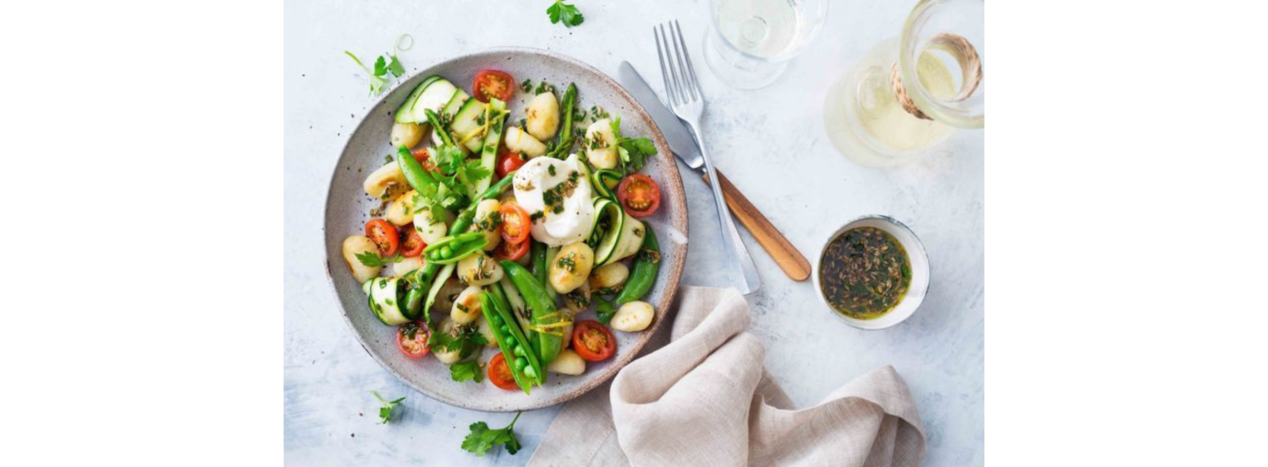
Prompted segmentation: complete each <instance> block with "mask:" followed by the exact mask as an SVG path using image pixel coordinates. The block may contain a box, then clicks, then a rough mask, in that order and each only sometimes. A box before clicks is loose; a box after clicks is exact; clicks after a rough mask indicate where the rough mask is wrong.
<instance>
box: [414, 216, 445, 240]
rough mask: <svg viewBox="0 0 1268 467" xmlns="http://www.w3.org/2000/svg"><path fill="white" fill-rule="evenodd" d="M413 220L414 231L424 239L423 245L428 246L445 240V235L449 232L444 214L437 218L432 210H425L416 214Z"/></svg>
mask: <svg viewBox="0 0 1268 467" xmlns="http://www.w3.org/2000/svg"><path fill="white" fill-rule="evenodd" d="M412 220H413V221H414V230H417V231H418V236H419V237H421V238H422V239H423V243H426V244H428V245H431V244H433V243H436V242H439V241H440V239H442V238H445V233H446V232H447V231H448V230H449V226H447V225H446V224H445V217H444V213H441V214H440V215H439V216H437V215H434V214H432V212H431V209H423V210H421V211H418V212H416V213H414V217H413V218H412Z"/></svg>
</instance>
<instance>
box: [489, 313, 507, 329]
mask: <svg viewBox="0 0 1268 467" xmlns="http://www.w3.org/2000/svg"><path fill="white" fill-rule="evenodd" d="M492 318H493V320H492V321H493V325H494V326H498V327H501V326H502V317H501V316H498V315H493V316H492ZM502 332H511V330H510V329H503V330H502Z"/></svg>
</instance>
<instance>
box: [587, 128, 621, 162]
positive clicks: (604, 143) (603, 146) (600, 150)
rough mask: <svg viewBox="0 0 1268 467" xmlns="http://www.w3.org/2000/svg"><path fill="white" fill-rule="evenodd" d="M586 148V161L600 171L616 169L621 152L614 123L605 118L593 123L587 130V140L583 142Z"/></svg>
mask: <svg viewBox="0 0 1268 467" xmlns="http://www.w3.org/2000/svg"><path fill="white" fill-rule="evenodd" d="M581 145H582V147H584V148H586V159H587V160H589V161H590V165H593V166H594V167H595V168H598V169H612V168H615V167H616V164H617V158H618V157H619V151H617V146H616V134H615V133H613V132H612V121H610V120H608V119H606V118H603V119H599V121H596V122H594V123H591V124H590V126H589V127H587V128H586V140H585V141H582V142H581Z"/></svg>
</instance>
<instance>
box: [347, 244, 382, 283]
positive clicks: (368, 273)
mask: <svg viewBox="0 0 1268 467" xmlns="http://www.w3.org/2000/svg"><path fill="white" fill-rule="evenodd" d="M365 253H374V254H376V255H377V254H379V246H378V245H375V244H374V241H372V240H370V238H369V237H366V236H365V235H353V236H351V237H348V238H345V239H344V240H343V262H344V263H346V264H347V265H348V270H349V271H352V278H354V279H356V280H357V283H358V284H363V283H365V281H368V280H370V279H373V278H375V277H379V272H381V271H383V267H382V266H375V267H370V266H366V265H364V264H361V260H359V259H357V255H360V254H365Z"/></svg>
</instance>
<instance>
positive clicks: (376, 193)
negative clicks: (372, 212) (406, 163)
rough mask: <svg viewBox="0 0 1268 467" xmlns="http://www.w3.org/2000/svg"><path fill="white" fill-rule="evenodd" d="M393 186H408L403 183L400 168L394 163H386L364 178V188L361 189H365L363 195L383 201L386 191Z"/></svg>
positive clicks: (403, 177) (402, 174) (403, 179)
mask: <svg viewBox="0 0 1268 467" xmlns="http://www.w3.org/2000/svg"><path fill="white" fill-rule="evenodd" d="M393 186H408V185H407V184H406V182H405V174H404V173H401V166H400V165H398V164H397V163H396V162H388V163H387V164H386V165H384V166H383V167H379V168H378V169H377V170H375V171H374V172H372V173H370V176H369V177H366V178H365V186H364V187H363V188H365V194H367V195H370V196H371V197H373V198H375V199H383V198H384V195H385V194H387V193H388V189H389V188H392V187H393ZM398 193H399V192H398Z"/></svg>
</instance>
